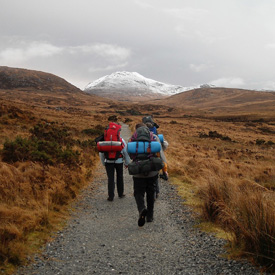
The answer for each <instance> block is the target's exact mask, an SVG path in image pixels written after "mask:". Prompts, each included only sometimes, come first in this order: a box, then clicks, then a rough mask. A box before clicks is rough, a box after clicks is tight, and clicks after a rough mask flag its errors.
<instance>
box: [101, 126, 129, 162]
mask: <svg viewBox="0 0 275 275" xmlns="http://www.w3.org/2000/svg"><path fill="white" fill-rule="evenodd" d="M120 131H121V125H119V124H116V123H114V122H110V123H109V126H108V127H107V128H106V129H105V131H104V141H99V142H98V143H97V149H98V151H99V152H102V153H104V154H105V158H106V159H108V160H116V159H118V158H120V157H122V154H121V151H122V149H123V148H124V146H125V145H124V143H123V142H122V138H121V137H120Z"/></svg>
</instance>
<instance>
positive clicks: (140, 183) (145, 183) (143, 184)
mask: <svg viewBox="0 0 275 275" xmlns="http://www.w3.org/2000/svg"><path fill="white" fill-rule="evenodd" d="M133 180H134V196H135V199H136V203H137V208H138V211H139V212H141V211H142V210H143V209H144V208H147V211H148V212H147V216H148V217H151V218H153V214H154V203H155V198H154V197H155V196H154V194H155V188H156V182H157V180H158V175H157V176H154V177H151V178H135V177H133ZM145 193H146V202H147V207H146V206H145V198H144V197H145Z"/></svg>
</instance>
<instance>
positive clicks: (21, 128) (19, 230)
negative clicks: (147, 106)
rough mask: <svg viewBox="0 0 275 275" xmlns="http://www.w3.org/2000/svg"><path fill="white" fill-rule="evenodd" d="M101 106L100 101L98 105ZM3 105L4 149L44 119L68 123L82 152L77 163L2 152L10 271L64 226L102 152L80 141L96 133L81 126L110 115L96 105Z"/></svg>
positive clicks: (1, 203) (3, 231)
mask: <svg viewBox="0 0 275 275" xmlns="http://www.w3.org/2000/svg"><path fill="white" fill-rule="evenodd" d="M105 104H106V103H105V102H103V103H102V106H104V105H105ZM100 106H101V104H100V103H98V105H97V106H96V107H98V108H99V109H100ZM0 107H1V108H0V111H1V112H0V117H1V123H0V129H1V135H0V144H1V145H0V149H3V144H4V142H5V141H6V140H7V139H8V140H14V139H15V137H16V136H21V137H23V138H30V136H31V133H30V129H32V128H33V127H34V125H37V124H38V123H40V124H44V125H53V127H56V129H59V128H62V127H66V128H67V129H68V131H69V133H70V135H71V138H72V139H73V140H75V141H77V142H76V143H75V144H74V145H73V147H72V150H78V152H79V153H80V155H79V159H80V162H79V163H78V164H77V165H66V164H63V163H56V164H55V165H49V164H43V163H42V162H39V161H36V162H33V161H24V162H14V163H7V162H3V161H1V157H0V240H1V242H0V268H2V269H4V270H5V271H6V272H7V274H8V273H11V272H12V271H13V270H14V268H15V267H16V266H17V265H20V264H22V263H24V262H25V261H26V259H27V256H29V255H31V254H32V253H33V252H35V251H37V249H39V247H40V246H41V245H42V244H43V243H44V242H45V241H46V240H47V239H48V238H49V236H50V233H51V232H52V231H54V230H57V229H58V228H59V227H60V225H61V224H62V223H63V222H64V220H65V219H66V217H67V216H68V213H69V212H68V209H69V207H70V203H71V202H72V201H73V200H74V199H76V198H77V196H78V194H79V192H80V190H81V189H83V188H85V186H87V184H88V182H89V181H90V180H91V179H92V177H93V174H94V173H93V172H94V169H95V167H96V166H97V162H98V153H97V151H96V149H95V146H91V145H87V146H82V145H81V143H83V142H84V141H88V140H93V139H94V138H95V136H93V135H91V136H90V135H85V134H83V133H82V130H84V129H93V128H95V127H96V126H97V125H101V124H102V125H106V124H107V116H106V115H105V114H100V113H99V114H96V112H95V109H94V107H90V109H89V110H85V109H71V108H65V109H64V110H56V109H55V108H54V109H48V108H44V107H35V108H31V107H30V106H28V105H25V104H22V103H14V102H10V101H9V102H8V101H4V100H1V101H0ZM65 147H66V146H65ZM65 147H64V148H65Z"/></svg>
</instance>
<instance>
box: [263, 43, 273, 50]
mask: <svg viewBox="0 0 275 275" xmlns="http://www.w3.org/2000/svg"><path fill="white" fill-rule="evenodd" d="M265 48H266V49H275V43H269V44H266V45H265Z"/></svg>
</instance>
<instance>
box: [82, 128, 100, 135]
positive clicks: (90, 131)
mask: <svg viewBox="0 0 275 275" xmlns="http://www.w3.org/2000/svg"><path fill="white" fill-rule="evenodd" d="M81 133H83V134H85V135H88V136H100V135H102V134H103V133H104V130H102V129H96V128H95V129H84V130H82V131H81Z"/></svg>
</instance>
